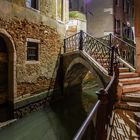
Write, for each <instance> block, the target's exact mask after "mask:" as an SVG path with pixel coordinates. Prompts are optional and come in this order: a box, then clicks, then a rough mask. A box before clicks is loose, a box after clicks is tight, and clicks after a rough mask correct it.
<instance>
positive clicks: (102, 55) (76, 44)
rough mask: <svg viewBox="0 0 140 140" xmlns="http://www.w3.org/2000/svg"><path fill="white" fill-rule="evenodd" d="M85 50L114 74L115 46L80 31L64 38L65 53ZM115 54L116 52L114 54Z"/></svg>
mask: <svg viewBox="0 0 140 140" xmlns="http://www.w3.org/2000/svg"><path fill="white" fill-rule="evenodd" d="M77 50H83V51H85V52H86V53H87V54H88V55H90V56H91V57H92V58H94V59H95V60H96V61H97V62H98V63H100V64H101V65H102V66H103V67H104V68H105V69H106V70H107V71H108V73H109V75H112V74H113V61H114V59H115V57H114V58H112V54H113V53H114V51H115V47H114V46H111V47H110V46H109V45H107V44H105V43H102V42H101V41H100V40H98V39H97V38H94V37H92V36H91V35H89V34H87V33H85V32H83V31H80V32H79V33H77V34H75V35H73V36H70V37H69V38H66V39H64V53H67V52H73V51H77ZM113 55H114V54H113Z"/></svg>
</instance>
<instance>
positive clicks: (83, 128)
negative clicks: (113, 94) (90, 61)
mask: <svg viewBox="0 0 140 140" xmlns="http://www.w3.org/2000/svg"><path fill="white" fill-rule="evenodd" d="M114 68H115V67H114ZM116 77H118V75H117V71H116V72H114V73H113V76H112V78H111V81H110V82H109V84H108V85H107V87H106V88H105V90H103V91H104V92H105V96H106V97H107V96H109V94H110V93H109V90H110V89H111V87H112V86H113V85H114V82H115V80H116ZM97 95H98V97H100V98H99V100H98V101H97V103H96V104H95V106H94V107H93V109H92V110H91V111H90V113H89V115H88V117H87V118H86V120H85V121H84V122H83V124H82V126H81V127H80V129H79V130H78V132H77V134H76V135H75V137H74V138H73V140H82V137H83V136H84V134H85V132H86V130H87V129H88V126H89V124H90V122H91V121H92V119H93V117H94V115H95V113H96V112H97V110H99V107H100V106H101V103H102V99H103V98H102V97H101V96H102V95H101V94H100V95H99V94H97ZM103 96H104V95H103ZM111 111H112V110H111ZM109 115H110V114H109ZM106 117H107V116H106ZM100 133H101V132H100ZM101 134H102V133H101ZM97 139H98V138H97ZM90 140H91V139H90ZM100 140H101V139H100Z"/></svg>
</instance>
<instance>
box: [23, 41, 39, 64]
mask: <svg viewBox="0 0 140 140" xmlns="http://www.w3.org/2000/svg"><path fill="white" fill-rule="evenodd" d="M28 42H33V43H38V60H27V49H28V48H27V44H28ZM40 42H41V41H40V40H39V39H33V38H26V55H25V60H26V63H31V64H32V63H39V62H40V46H41V45H40Z"/></svg>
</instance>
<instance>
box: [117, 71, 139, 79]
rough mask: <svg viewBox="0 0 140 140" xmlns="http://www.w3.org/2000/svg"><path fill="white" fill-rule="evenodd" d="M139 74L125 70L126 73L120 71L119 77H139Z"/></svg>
mask: <svg viewBox="0 0 140 140" xmlns="http://www.w3.org/2000/svg"><path fill="white" fill-rule="evenodd" d="M138 76H139V74H138V73H135V72H125V73H120V74H119V78H120V79H122V78H130V77H138Z"/></svg>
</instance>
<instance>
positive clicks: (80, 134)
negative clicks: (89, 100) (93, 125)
mask: <svg viewBox="0 0 140 140" xmlns="http://www.w3.org/2000/svg"><path fill="white" fill-rule="evenodd" d="M100 103H101V101H100V100H98V101H97V103H96V104H95V106H94V107H93V109H92V110H91V111H90V113H89V115H88V117H87V118H86V120H85V121H84V123H83V124H82V126H81V127H80V129H79V130H78V132H77V134H76V136H75V137H74V138H73V140H81V139H82V137H83V135H84V133H85V131H86V129H87V127H88V125H89V123H90V122H91V120H92V118H93V116H94V115H95V113H96V111H97V109H98V107H99V105H100Z"/></svg>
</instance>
